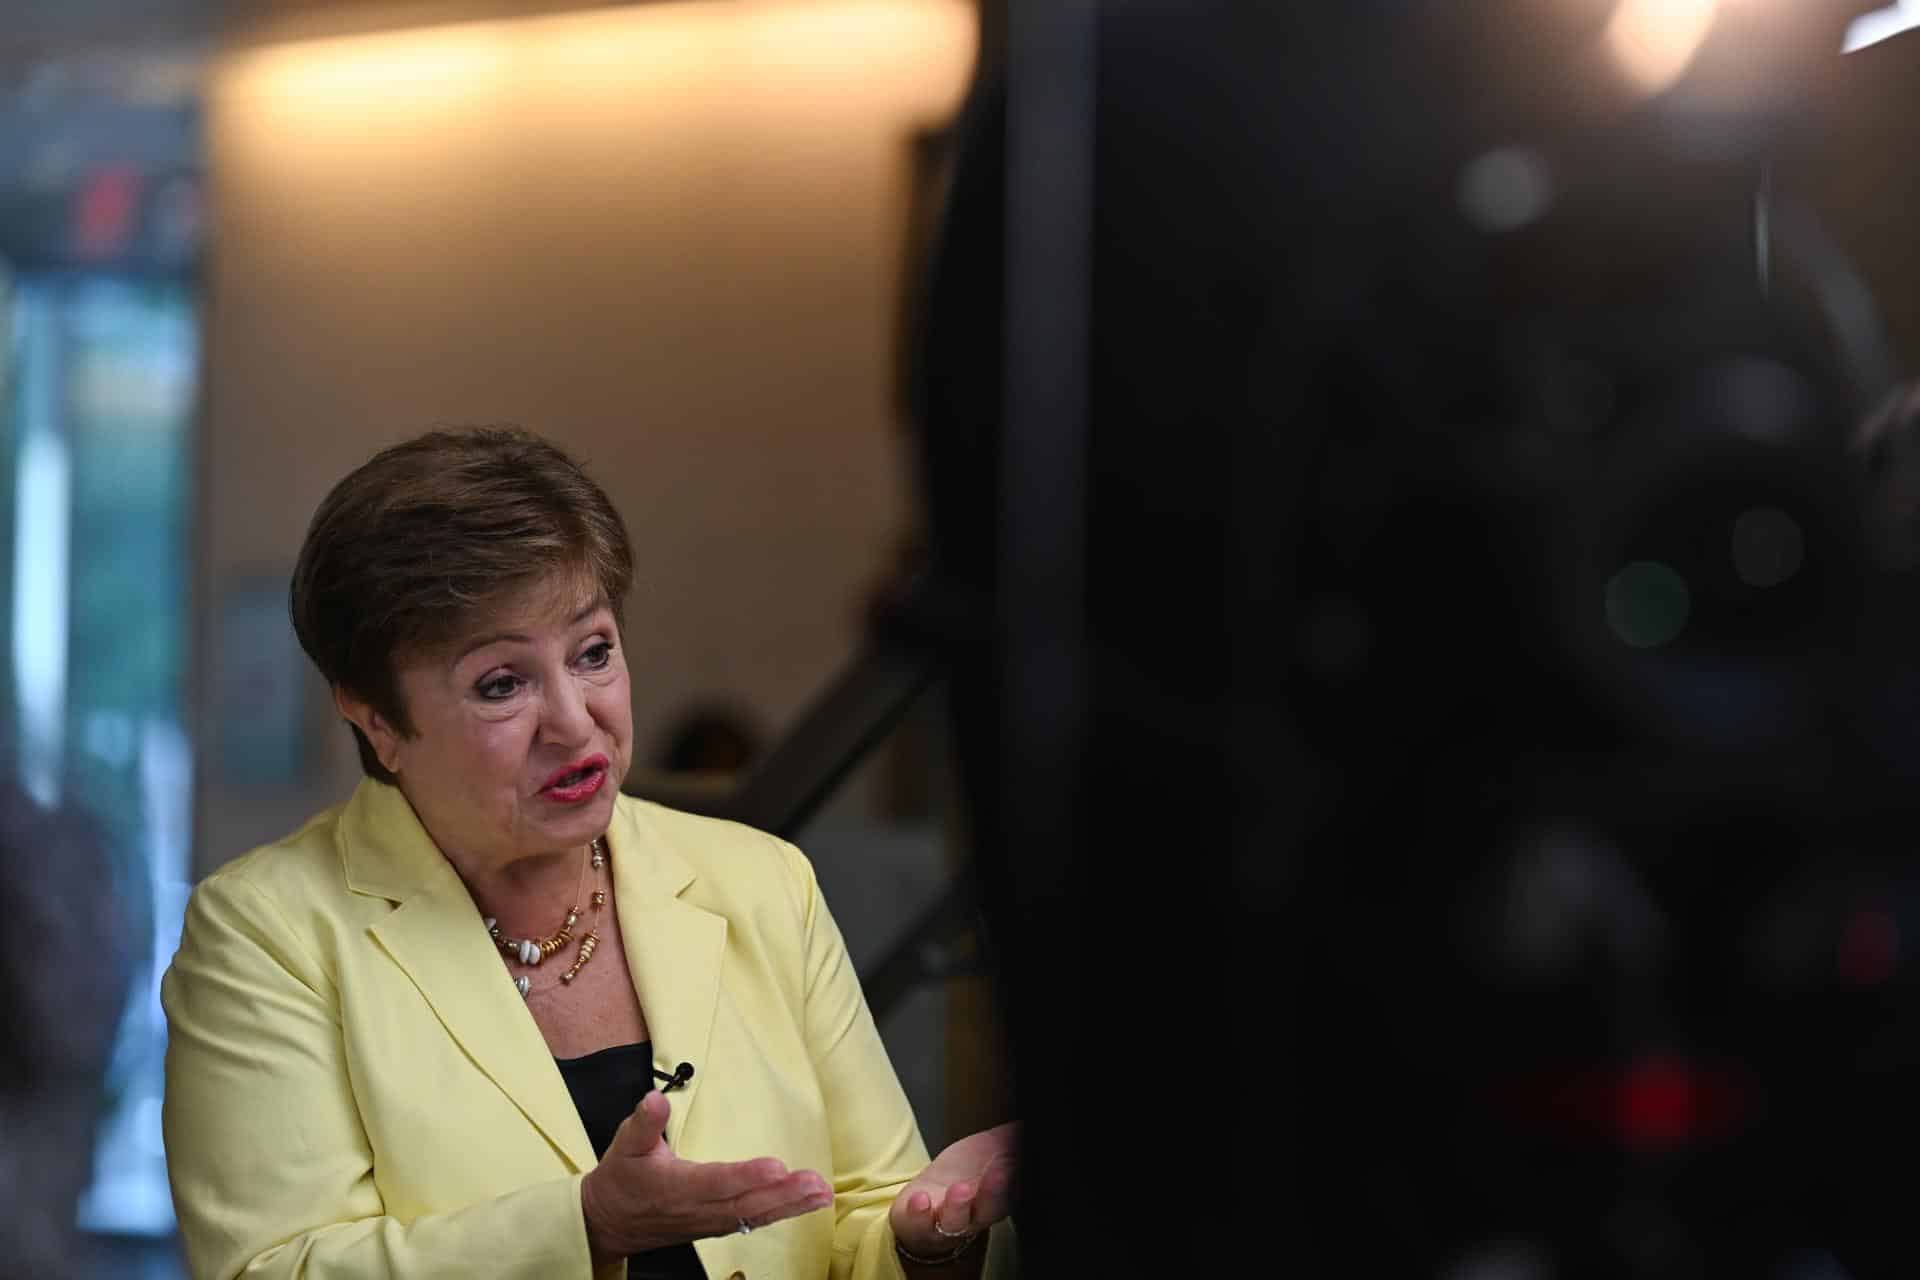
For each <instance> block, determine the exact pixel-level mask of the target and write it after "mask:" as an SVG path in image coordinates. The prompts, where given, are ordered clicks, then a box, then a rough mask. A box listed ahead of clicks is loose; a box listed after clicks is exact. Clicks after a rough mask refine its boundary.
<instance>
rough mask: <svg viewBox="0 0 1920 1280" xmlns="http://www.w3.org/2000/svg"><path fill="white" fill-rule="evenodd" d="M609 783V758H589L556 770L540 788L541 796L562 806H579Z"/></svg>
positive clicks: (596, 756)
mask: <svg viewBox="0 0 1920 1280" xmlns="http://www.w3.org/2000/svg"><path fill="white" fill-rule="evenodd" d="M606 781H607V758H606V757H605V756H600V755H594V756H588V757H587V758H586V759H584V760H576V761H575V762H574V763H572V764H570V765H565V766H563V767H561V768H559V769H555V770H554V771H553V773H552V774H550V775H549V776H548V778H547V780H546V782H545V783H543V784H542V785H541V787H540V794H541V795H543V796H545V797H546V798H547V799H549V800H554V801H557V802H559V803H560V804H578V803H580V802H581V801H582V800H585V799H587V798H588V797H590V796H592V795H594V794H595V793H597V792H598V791H599V790H600V788H601V787H603V786H605V785H606Z"/></svg>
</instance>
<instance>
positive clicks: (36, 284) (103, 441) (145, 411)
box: [0, 273, 199, 1234]
mask: <svg viewBox="0 0 1920 1280" xmlns="http://www.w3.org/2000/svg"><path fill="white" fill-rule="evenodd" d="M8 339H9V341H8V343H7V352H8V357H9V358H8V369H7V374H8V377H7V379H6V382H7V387H8V396H7V400H6V404H5V419H6V422H5V440H6V443H7V449H6V452H5V454H4V462H5V471H4V473H0V492H4V494H5V503H6V510H5V512H4V514H5V516H6V520H5V528H6V532H7V534H8V541H9V546H8V547H7V554H6V557H5V559H4V561H0V565H4V570H5V573H6V575H7V578H6V581H5V584H4V588H5V589H4V590H3V591H0V599H3V600H4V605H3V606H0V607H4V609H5V622H6V629H5V642H6V644H7V649H8V651H7V658H8V678H7V679H6V680H5V681H4V682H0V683H4V684H5V685H6V695H5V696H6V699H7V702H8V704H9V705H8V707H7V710H8V711H10V712H11V713H12V714H11V716H10V717H9V719H10V722H11V723H12V724H13V726H14V742H13V743H12V744H11V745H12V746H13V747H14V754H15V758H16V760H17V761H18V763H17V766H16V767H17V769H18V771H19V775H20V781H21V783H22V785H23V786H25V787H26V788H27V789H28V790H29V791H31V792H32V793H33V794H34V795H35V796H36V797H38V798H39V799H41V800H42V801H43V802H46V803H49V804H55V803H64V804H70V805H73V806H75V807H78V808H83V809H85V810H86V811H88V812H89V813H91V814H92V815H93V816H94V818H95V820H96V821H97V822H98V824H99V825H100V826H101V827H102V828H103V829H104V830H105V832H106V833H107V836H108V840H109V843H110V846H111V851H112V855H113V864H114V868H115V872H114V874H115V880H116V883H114V884H112V885H103V886H101V888H102V894H101V901H102V902H103V903H105V902H118V903H121V904H124V905H125V908H126V910H125V918H124V919H121V920H118V921H116V920H113V919H110V918H109V919H103V920H102V921H101V923H100V926H99V927H101V928H102V929H113V930H115V931H117V932H119V933H120V935H121V936H123V937H128V938H131V939H132V940H133V945H132V946H131V947H130V951H131V952H132V954H133V955H134V956H135V957H136V972H135V985H134V991H133V998H132V1000H131V1001H130V1003H129V1006H128V1009H127V1014H126V1019H125V1022H124V1024H123V1026H122V1029H121V1034H120V1038H119V1041H118V1044H117V1047H116V1050H115V1055H114V1061H113V1065H112V1068H111V1070H110V1072H109V1075H108V1080H107V1097H106V1099H105V1104H106V1105H105V1111H104V1116H105V1118H104V1120H103V1123H102V1126H101V1130H100V1144H99V1149H98V1153H97V1161H96V1170H95V1173H96V1176H95V1182H94V1185H93V1186H92V1187H91V1188H90V1189H89V1190H88V1192H87V1194H86V1195H85V1197H84V1198H83V1200H82V1202H81V1205H80V1218H81V1224H82V1225H83V1226H85V1227H88V1228H90V1229H94V1230H100V1231H113V1232H132V1233H155V1234H158V1233H164V1232H167V1231H170V1230H171V1229H172V1226H173V1215H172V1207H171V1204H170V1202H169V1199H168V1192H167V1181H166V1165H165V1159H164V1155H163V1153H162V1151H161V1145H160V1086H161V1058H162V1054H163V1051H164V1044H165V1041H164V1026H163V1022H162V1019H161V1014H160V1005H159V999H158V981H159V974H160V973H161V972H162V971H163V969H164V967H165V964H166V962H167V960H168V958H169V957H171V955H172V953H173V949H174V946H175V944H176V942H177V940H178V937H179V927H180V915H181V911H182V909H183V907H184V904H185V894H186V878H187V850H188V839H189V831H188V827H189V816H190V812H191V810H190V800H191V783H192V768H193V761H192V752H191V750H190V747H189V745H188V738H187V733H186V729H185V725H186V675H187V662H188V658H187V640H188V635H187V610H188V605H189V600H190V578H189V573H190V569H189V563H190V562H189V560H188V556H189V554H190V545H189V541H188V518H189V513H190V511H191V477H192V472H191V467H192V445H191V441H192V431H191V424H192V416H193V403H194V386H195V380H196V372H197V367H198V359H199V355H198V328H197V317H196V315H195V306H194V299H193V294H192V291H191V289H190V287H189V286H187V285H186V284H184V283H180V282H178V281H171V280H138V279H132V278H115V277H111V276H102V275H92V274H64V273H54V274H45V275H27V276H21V277H16V278H15V279H14V280H13V282H12V288H11V290H10V298H9V303H8Z"/></svg>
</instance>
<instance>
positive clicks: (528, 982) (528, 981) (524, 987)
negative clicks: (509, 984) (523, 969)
mask: <svg viewBox="0 0 1920 1280" xmlns="http://www.w3.org/2000/svg"><path fill="white" fill-rule="evenodd" d="M513 985H514V986H515V987H517V988H519V991H520V998H521V999H522V1000H524V999H526V998H527V992H529V991H531V990H533V979H532V978H529V977H528V976H527V975H526V974H524V973H523V974H521V975H520V976H519V977H517V978H515V979H514V980H513Z"/></svg>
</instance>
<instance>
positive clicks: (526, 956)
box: [485, 836, 611, 999]
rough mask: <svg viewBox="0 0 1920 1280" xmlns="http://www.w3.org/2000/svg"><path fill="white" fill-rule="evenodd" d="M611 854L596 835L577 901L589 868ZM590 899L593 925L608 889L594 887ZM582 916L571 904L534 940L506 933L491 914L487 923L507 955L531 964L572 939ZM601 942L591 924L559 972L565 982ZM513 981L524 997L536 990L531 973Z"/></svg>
mask: <svg viewBox="0 0 1920 1280" xmlns="http://www.w3.org/2000/svg"><path fill="white" fill-rule="evenodd" d="M610 856H611V855H610V854H609V853H608V850H607V841H606V837H604V836H595V837H594V839H593V843H592V844H590V845H589V846H587V858H586V860H585V861H584V862H583V863H582V864H581V867H580V883H579V884H578V885H577V886H576V887H575V889H574V893H573V898H574V901H575V902H576V903H578V902H579V901H580V894H581V892H582V890H584V889H585V888H586V885H587V872H588V870H589V869H591V870H593V871H596V872H597V871H599V870H601V869H602V868H603V867H605V866H606V865H607V861H608V859H609V857H610ZM588 901H589V903H590V904H591V910H592V912H593V922H594V925H596V926H597V925H598V924H599V921H600V910H601V908H602V907H605V906H606V905H607V894H606V891H605V890H604V889H595V890H594V891H593V897H592V898H590V899H589V900H588ZM580 916H581V909H580V908H579V907H578V906H574V907H571V908H569V909H568V911H567V918H566V921H565V922H564V923H563V924H561V926H560V927H559V929H557V930H555V931H554V932H553V933H552V934H549V935H548V936H547V937H545V938H543V939H541V940H540V941H538V942H535V941H534V940H533V939H532V938H509V937H507V936H506V935H505V934H503V933H501V932H500V923H499V921H497V920H495V919H494V918H493V917H492V916H488V917H487V918H486V921H485V923H486V926H487V934H488V936H490V937H491V938H492V939H493V944H494V945H495V946H496V947H498V948H499V949H500V952H501V954H503V955H504V956H506V958H507V960H508V962H509V963H519V964H523V965H526V966H527V967H528V968H532V967H534V966H536V965H538V964H539V963H540V962H541V961H542V960H545V959H546V958H547V957H548V956H550V955H552V954H553V953H554V952H556V951H558V950H560V949H561V948H562V947H564V946H566V945H567V943H568V942H570V941H572V940H573V927H574V926H575V925H577V924H579V923H580ZM599 945H600V933H599V930H598V929H597V928H595V927H590V928H588V930H587V932H586V935H585V936H584V937H582V938H581V939H580V948H579V950H578V951H577V952H575V953H574V957H573V964H572V965H570V966H569V967H568V968H567V971H566V972H565V973H563V974H561V975H560V981H561V982H562V983H570V982H572V981H573V980H574V978H576V977H577V976H579V973H580V970H581V969H582V968H583V967H585V965H586V963H587V961H589V960H591V959H593V953H594V951H595V950H596V949H597V948H598V947H599ZM513 985H514V987H515V988H516V989H517V990H518V991H519V992H520V995H521V998H522V999H525V998H527V997H529V996H531V995H532V994H533V978H532V976H531V975H528V974H524V973H523V974H521V975H519V976H518V977H516V978H515V979H514V980H513ZM544 989H545V990H548V991H551V990H552V989H553V988H551V987H547V988H544Z"/></svg>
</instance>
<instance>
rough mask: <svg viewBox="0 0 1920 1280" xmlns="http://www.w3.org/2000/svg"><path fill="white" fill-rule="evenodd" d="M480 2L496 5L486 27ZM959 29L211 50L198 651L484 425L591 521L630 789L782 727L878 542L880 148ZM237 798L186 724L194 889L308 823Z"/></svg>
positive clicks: (698, 6)
mask: <svg viewBox="0 0 1920 1280" xmlns="http://www.w3.org/2000/svg"><path fill="white" fill-rule="evenodd" d="M496 7H497V6H496ZM973 22H974V18H973V12H972V6H971V5H970V4H967V3H964V0H818V2H814V3H807V2H801V3H782V4H769V3H758V2H756V0H697V2H694V3H676V4H653V5H642V6H634V7H621V8H605V9H594V10H589V11H585V12H581V13H577V14H569V15H557V16H539V17H526V18H518V19H508V20H493V19H490V20H488V21H484V22H474V23H467V24H443V25H437V26H433V27H428V28H421V29H414V30H405V31H397V32H387V33H382V34H377V35H361V36H352V37H339V38H330V39H318V40H302V41H297V42H290V43H286V42H283V43H266V44H256V45H242V44H239V43H236V44H235V45H234V46H233V48H232V49H230V51H229V52H228V53H227V54H226V55H224V56H223V57H222V58H220V59H219V60H218V62H217V64H216V67H215V71H214V74H213V76H212V78H211V81H210V87H209V156H210V170H211V174H212V182H213V217H214V231H213V236H214V239H213V255H212V269H211V276H210V282H209V301H210V306H209V316H208V321H209V335H208V357H207V361H208V363H207V369H206V389H207V399H206V413H205V436H204V441H205V443H204V448H205V464H206V471H205V475H206V486H205V494H206V498H205V503H206V505H205V509H204V513H203V519H202V527H201V530H200V536H201V547H202V565H201V569H202V582H203V588H204V592H203V594H204V600H205V602H206V604H207V607H208V610H209V612H208V618H209V624H208V625H207V626H205V627H203V628H202V643H201V653H200V661H201V674H202V679H203V689H205V690H206V691H207V692H208V694H209V696H208V698H206V699H205V700H204V701H205V702H206V703H207V705H209V707H210V708H211V707H218V706H220V704H219V701H218V696H217V695H218V693H219V690H220V689H221V687H222V682H221V676H222V671H223V663H226V662H228V660H229V658H230V657H231V656H232V655H223V654H222V653H221V652H220V649H221V645H222V639H221V634H220V633H221V627H220V626H219V624H218V622H217V618H218V617H219V613H220V610H221V608H222V605H223V601H224V600H225V599H226V598H227V596H228V593H229V592H230V591H231V590H232V589H234V588H235V587H236V586H238V585H240V584H243V583H245V582H247V581H250V580H257V579H259V578H261V577H266V578H268V579H271V578H274V577H279V578H281V579H284V575H285V573H286V571H287V569H288V568H289V567H290V565H291V563H292V560H293V557H294V555H295V553H296V551H297V548H298V545H299V539H300V535H301V533H302V531H303V529H304V526H305V522H306V520H307V518H308V516H309V515H310V513H311V512H312V510H313V508H314V506H315V504H316V503H317V502H318V501H319V499H320V497H321V496H322V495H323V494H324V492H325V491H326V489H327V488H328V486H329V485H331V484H332V482H333V481H335V480H336V479H338V478H339V476H340V475H342V474H343V473H344V472H345V471H346V470H348V469H349V468H351V467H352V466H353V465H355V464H356V463H358V462H359V461H361V460H363V459H364V458H365V457H367V456H368V455H369V454H370V453H371V452H372V451H374V450H375V449H377V448H378V447H380V446H381V445H384V444H386V443H388V442H390V441H393V440H396V439H399V438H402V437H404V436H406V435H409V434H412V433H413V432H415V431H417V430H419V429H421V428H423V427H424V426H427V425H430V424H435V423H448V422H482V421H487V422H496V421H512V422H518V423H521V424H524V425H528V426H531V427H534V428H535V429H538V430H541V431H543V432H545V433H547V434H549V435H550V436H552V437H553V438H554V439H555V440H557V441H558V442H560V443H561V444H562V445H564V446H565V447H567V448H569V449H571V450H573V451H575V452H576V453H578V454H580V455H582V456H583V457H584V458H585V459H586V460H587V462H588V464H589V466H590V469H591V470H592V472H593V474H594V475H595V476H596V477H597V478H598V479H599V480H600V481H601V483H602V484H603V485H605V487H606V488H607V490H608V491H609V493H610V494H611V495H612V497H613V499H614V501H615V502H616V503H617V504H618V506H619V507H620V509H621V510H622V512H623V513H624V514H625V515H626V517H627V520H628V523H629V526H630V528H631V530H632V532H633V535H634V538H635V542H636V550H637V555H638V580H639V586H638V588H637V590H636V592H635V597H634V600H633V601H632V603H631V604H630V607H629V609H628V618H627V621H628V638H629V655H630V659H631V662H632V664H633V668H634V709H635V714H636V733H637V737H638V741H639V747H640V751H641V753H642V757H643V758H644V756H645V754H646V752H647V751H648V750H649V748H650V747H651V746H652V744H653V742H654V739H655V738H656V736H657V735H658V734H659V733H660V732H661V731H662V730H663V728H664V727H665V726H664V720H665V719H666V718H667V717H668V716H670V715H671V714H672V713H673V711H674V710H675V709H676V708H677V707H678V706H679V705H680V704H681V703H682V702H683V701H684V700H685V699H686V698H688V697H689V696H691V695H694V694H703V693H711V692H719V693H724V694H730V695H734V696H737V697H738V698H739V699H740V700H742V701H743V702H745V703H746V704H747V705H749V706H751V707H753V708H756V709H758V710H759V712H760V713H761V714H762V715H763V716H764V717H765V718H766V720H767V722H768V724H769V726H770V727H778V726H779V725H780V724H782V723H784V722H785V721H786V720H787V719H788V718H789V717H790V716H791V715H792V714H793V713H794V712H795V711H796V710H797V709H798V708H799V707H800V706H801V705H802V704H803V703H804V702H805V701H806V699H807V698H808V696H809V695H810V694H811V693H812V692H813V691H814V690H815V689H816V687H817V686H818V685H819V684H820V682H821V681H823V680H824V679H826V678H827V677H828V676H829V675H830V674H831V673H832V672H833V670H834V669H835V668H836V667H837V665H838V664H839V663H840V662H841V661H842V660H843V659H844V658H845V656H846V655H847V654H848V652H849V651H850V649H851V647H852V644H853V642H854V640H855V638H856V636H857V634H858V618H857V609H858V605H859V600H860V596H861V594H862V592H863V591H864V590H865V589H866V587H867V586H868V585H870V584H871V582H872V581H873V580H874V577H875V575H876V574H877V573H878V572H879V571H880V570H881V568H882V566H883V564H884V563H885V561H886V559H887V557H888V555H889V552H890V550H891V548H892V544H893V542H894V541H895V539H896V538H897V537H898V536H900V535H901V534H902V533H903V532H904V531H905V529H906V527H907V525H908V523H909V521H910V518H911V511H910V502H911V493H910V484H909V477H908V471H907V462H908V459H907V456H906V449H907V441H906V438H905V436H904V435H903V433H902V430H901V427H900V424H899V423H898V422H897V421H896V415H895V409H894V405H893V403H892V400H891V377H892V360H893V357H894V331H893V322H894V315H895V304H896V290H897V288H898V283H899V264H900V238H901V227H902V223H903V220H904V216H905V214H904V208H905V200H906V188H905V183H906V176H907V144H908V139H909V137H910V136H911V134H912V133H913V132H914V131H915V130H917V129H921V128H925V127H927V126H929V125H933V124H937V123H939V122H940V121H941V120H942V119H944V118H945V117H946V116H948V115H949V114H950V113H951V111H952V110H953V109H954V107H955V106H956V105H957V103H958V100H959V97H960V95H961V93H962V91H963V89H964V83H965V80H966V77H967V74H968V72H969V70H970V68H971V59H972V56H973V46H974V39H975V36H974V29H973ZM309 685H310V687H309V689H308V692H307V701H308V703H309V706H308V714H307V724H308V735H307V736H308V739H309V746H310V750H309V751H308V755H307V767H306V768H305V770H304V771H303V773H302V774H301V776H299V777H297V778H294V779H290V780H288V781H286V782H285V783H282V784H271V785H262V784H258V783H247V784H242V783H238V782H236V781H235V780H234V779H233V778H231V777H230V776H228V775H227V774H226V773H225V771H224V770H223V768H222V766H221V763H220V758H221V752H220V737H219V735H220V732H221V725H222V722H223V721H225V720H227V719H228V718H230V717H231V716H232V715H234V714H236V713H238V714H245V706H244V702H243V703H242V704H241V706H240V707H239V708H238V709H237V712H236V708H234V707H233V705H232V704H231V702H229V704H228V705H227V706H226V707H224V708H222V709H220V710H218V711H217V712H216V711H212V710H210V711H209V713H208V716H207V721H208V722H207V723H206V724H204V725H202V742H203V743H204V744H205V745H206V748H207V750H206V752H205V755H204V756H203V758H204V759H205V761H206V768H205V769H204V770H203V771H202V785H201V791H200V797H199V805H198V807H199V811H200V813H199V817H200V822H199V827H198V830H199V832H200V840H199V845H200V848H199V851H198V863H199V866H200V867H201V868H202V869H205V868H206V867H208V866H211V865H214V864H217V863H218V862H220V861H223V860H224V859H226V858H228V857H231V856H233V855H234V854H235V853H237V852H239V851H241V850H242V849H244V848H245V847H247V846H248V845H249V844H252V843H255V842H257V841H259V840H261V839H265V838H269V837H271V836H273V835H276V834H278V833H280V832H281V831H283V830H285V829H287V828H288V827H289V826H290V825H292V824H293V823H295V822H297V821H298V820H300V819H301V818H302V817H303V816H304V815H305V814H306V813H308V812H310V811H311V810H312V809H314V808H317V807H319V806H321V805H323V804H326V803H330V802H332V801H333V800H334V799H337V798H339V797H340V796H341V795H343V794H344V793H345V791H346V789H347V788H348V787H350V786H351V784H352V781H353V777H354V774H355V770H354V766H353V763H352V759H351V751H350V748H349V747H348V744H347V739H346V736H345V731H344V730H341V729H339V728H338V727H337V726H336V725H335V724H334V723H333V722H332V720H331V718H330V717H329V716H327V715H326V714H325V713H324V710H323V706H322V701H321V698H320V696H319V690H318V689H317V681H311V680H310V681H309Z"/></svg>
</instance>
